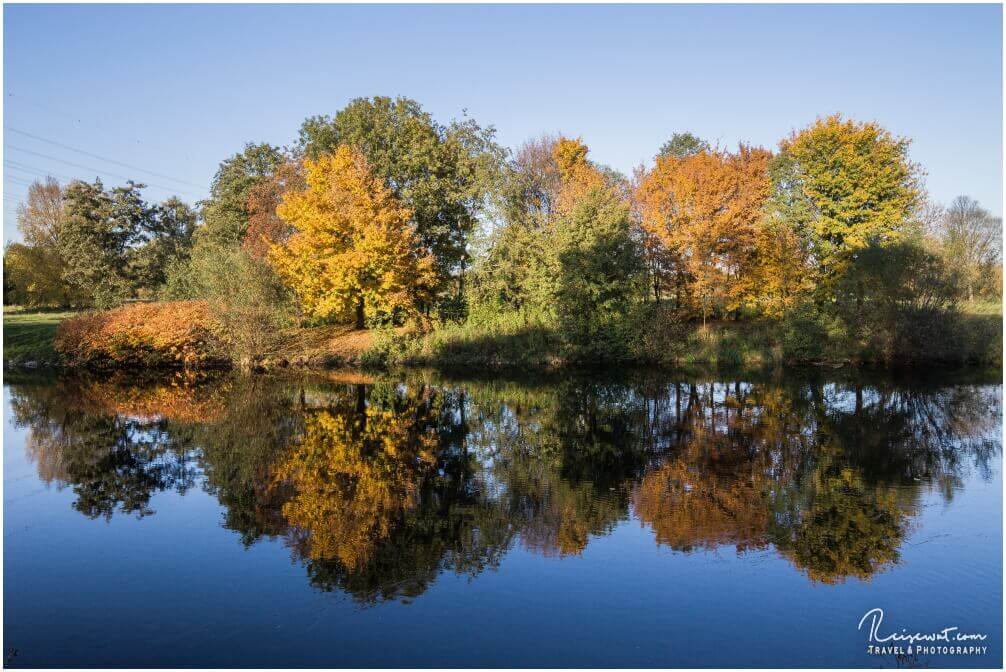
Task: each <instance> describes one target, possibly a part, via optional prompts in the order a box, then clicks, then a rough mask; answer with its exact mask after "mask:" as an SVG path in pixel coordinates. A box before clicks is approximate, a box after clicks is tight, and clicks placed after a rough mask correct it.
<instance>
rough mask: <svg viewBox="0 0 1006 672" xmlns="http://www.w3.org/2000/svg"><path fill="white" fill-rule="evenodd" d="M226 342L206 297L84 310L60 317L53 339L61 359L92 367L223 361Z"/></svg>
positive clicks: (193, 365)
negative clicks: (112, 308) (83, 311)
mask: <svg viewBox="0 0 1006 672" xmlns="http://www.w3.org/2000/svg"><path fill="white" fill-rule="evenodd" d="M227 345H228V344H227V340H226V338H225V336H224V335H223V331H222V329H221V327H220V325H219V324H218V323H217V321H216V320H215V319H214V318H213V316H212V313H211V311H210V307H209V305H208V304H207V303H206V302H205V301H171V302H166V303H143V304H132V305H127V306H122V307H120V308H116V309H114V310H108V311H99V312H92V313H85V314H82V315H78V316H75V317H71V318H68V319H66V320H64V321H63V322H62V323H60V325H59V327H58V328H57V330H56V336H55V340H54V347H55V349H56V352H57V353H59V355H60V356H61V357H62V358H63V362H64V363H65V364H67V365H69V366H81V367H91V368H129V367H148V368H212V367H216V366H225V365H227V364H228V363H229V358H228V356H227Z"/></svg>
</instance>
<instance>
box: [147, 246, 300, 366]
mask: <svg viewBox="0 0 1006 672" xmlns="http://www.w3.org/2000/svg"><path fill="white" fill-rule="evenodd" d="M163 296H164V297H165V298H169V299H195V300H202V301H204V302H205V303H206V305H207V306H208V307H209V311H210V312H211V314H212V316H213V318H214V320H215V321H216V322H217V323H218V324H219V325H220V326H221V327H222V328H223V330H224V332H225V333H226V334H227V343H228V344H229V346H230V352H231V356H232V357H233V359H234V360H235V361H237V362H239V363H241V364H242V365H249V364H250V363H251V362H252V360H254V359H256V358H259V357H266V356H270V355H274V354H276V353H277V352H278V351H279V350H280V349H281V348H282V345H283V339H284V333H285V330H286V329H287V327H289V326H291V325H292V323H293V318H294V313H295V309H294V306H293V300H292V296H291V294H290V292H289V291H288V290H287V289H286V288H285V287H284V286H283V284H282V283H281V282H280V281H279V278H278V277H277V276H276V274H275V273H274V272H273V271H272V269H271V268H270V267H269V266H268V265H267V264H266V263H265V262H263V261H261V260H258V259H255V258H254V257H252V256H251V255H250V254H248V253H247V252H246V251H244V250H242V249H240V248H235V247H226V246H223V245H213V244H201V245H197V246H196V247H195V249H194V250H193V252H192V257H191V259H189V260H188V261H187V262H186V263H184V264H181V265H177V266H175V267H174V268H172V269H171V270H170V271H169V274H168V283H167V285H166V287H165V290H164V293H163Z"/></svg>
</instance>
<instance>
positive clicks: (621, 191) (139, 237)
mask: <svg viewBox="0 0 1006 672" xmlns="http://www.w3.org/2000/svg"><path fill="white" fill-rule="evenodd" d="M142 188H143V185H142V184H138V183H133V182H128V183H127V184H126V185H125V186H123V187H116V188H112V189H106V188H105V187H104V185H103V184H102V183H101V182H100V181H97V180H96V181H95V182H94V183H87V182H83V181H74V182H71V183H69V184H67V185H59V184H58V183H56V182H55V180H52V179H49V180H46V181H45V182H44V183H42V182H40V183H36V184H35V185H33V186H32V187H31V189H30V190H29V193H28V199H27V203H25V204H24V205H22V206H21V208H20V209H19V212H18V225H19V227H20V229H21V232H22V236H23V238H24V243H23V244H15V245H10V246H8V248H7V250H6V254H5V257H4V266H5V268H4V283H5V287H4V289H5V300H6V301H8V302H13V303H21V304H27V305H35V306H38V305H72V306H94V307H98V308H105V307H111V306H114V305H117V304H119V303H122V302H123V301H127V300H131V299H145V298H160V299H169V298H197V299H206V300H209V301H210V303H211V305H213V306H214V309H215V310H216V311H217V313H218V314H219V317H220V320H221V322H222V323H223V324H224V325H225V326H227V328H228V329H229V330H230V331H231V332H232V333H233V334H234V340H235V342H236V343H239V344H241V347H242V348H244V349H245V350H246V351H248V352H256V351H262V350H263V349H268V347H269V343H268V342H267V341H268V339H269V338H270V335H272V334H276V333H280V332H282V330H283V328H285V327H287V326H292V325H298V324H299V325H302V326H310V325H314V324H320V323H326V322H329V323H331V322H334V323H344V324H348V325H355V326H356V327H364V326H381V325H401V324H405V323H412V324H417V325H420V326H421V327H422V328H424V329H429V328H432V327H436V326H437V325H442V324H447V323H452V322H466V321H467V322H469V323H485V322H491V321H493V320H499V319H501V316H508V317H511V318H515V319H519V320H520V321H521V322H523V323H525V324H528V325H536V326H541V327H546V328H548V329H551V330H553V331H555V332H556V333H558V334H559V335H560V337H561V340H562V342H563V343H564V344H565V345H566V346H567V347H568V348H569V352H570V353H573V354H574V355H575V356H578V357H582V358H585V359H592V358H600V359H617V358H619V357H622V356H625V353H626V351H627V344H628V343H631V342H632V341H633V339H634V338H638V330H639V329H640V325H652V324H653V323H654V320H656V321H657V324H668V323H669V322H671V321H676V322H689V321H701V322H702V323H705V322H706V321H707V320H711V319H712V320H748V319H769V320H790V321H791V322H792V321H793V320H797V321H799V320H804V321H805V322H807V323H808V324H810V325H811V326H814V327H815V328H816V329H817V330H818V331H820V332H821V333H826V332H828V331H829V330H833V327H834V325H835V324H838V323H840V324H841V328H842V330H843V332H844V333H845V334H846V336H847V337H848V338H862V337H863V335H862V333H861V332H867V331H873V330H882V329H883V328H884V325H887V327H888V328H889V329H891V330H895V331H897V330H899V329H901V330H904V329H905V328H906V327H905V325H906V324H908V323H914V322H917V321H919V320H926V319H928V320H929V321H930V322H933V321H937V322H938V321H939V320H941V319H943V316H945V314H946V313H947V311H951V310H953V309H954V307H955V306H956V305H957V303H958V301H959V300H961V299H968V300H973V299H976V298H982V297H985V298H989V297H1000V296H1001V220H1000V219H999V218H995V217H993V216H992V215H991V214H990V213H989V212H988V211H986V210H985V209H983V208H982V207H981V206H980V205H979V204H978V203H977V202H975V201H974V200H972V199H970V198H967V197H964V196H962V197H959V198H957V199H956V200H955V201H954V202H953V203H952V204H950V206H949V207H946V208H942V207H939V206H936V205H934V204H933V203H931V202H930V200H929V199H928V198H927V195H926V193H925V190H924V187H923V172H922V169H921V167H920V166H918V165H917V164H915V163H913V162H912V161H911V160H910V158H909V140H908V139H905V138H900V137H896V136H894V135H892V134H891V133H890V132H888V131H887V130H885V129H884V128H882V127H881V126H880V125H878V124H877V123H874V122H860V121H856V120H853V119H848V118H845V117H843V116H841V115H831V116H827V117H822V118H819V119H817V120H816V121H815V122H814V123H812V124H810V125H809V126H807V127H805V128H803V129H800V130H797V131H794V132H793V133H792V134H791V135H790V136H789V137H786V138H784V139H782V140H781V141H780V142H779V145H778V147H777V148H776V149H775V150H770V149H766V148H762V147H755V146H751V145H747V144H743V143H742V144H740V145H739V146H738V147H736V148H733V149H731V148H726V147H720V146H718V145H712V144H710V143H709V142H707V141H705V140H703V139H700V138H698V137H695V136H694V135H692V134H690V133H675V134H673V135H672V137H671V139H670V140H669V141H668V142H667V143H665V144H664V145H663V146H662V147H661V148H660V149H659V151H658V153H657V155H656V157H655V159H654V162H653V165H651V166H642V167H640V168H638V169H637V170H636V171H635V172H634V174H633V175H631V176H626V175H623V174H621V173H619V172H618V171H616V170H614V169H612V168H610V167H608V166H605V165H602V164H599V163H597V162H595V161H593V160H592V159H591V158H590V156H589V148H588V147H587V145H586V144H584V142H583V141H582V140H581V139H579V138H572V137H565V136H542V137H540V138H536V139H532V140H530V141H528V142H526V143H524V144H523V145H521V146H520V147H518V148H516V149H513V150H509V149H506V148H504V147H502V146H501V145H500V144H499V143H498V142H497V141H496V137H495V130H494V129H493V128H492V127H491V126H483V125H480V124H479V123H477V122H476V121H475V120H473V119H470V118H467V117H465V118H463V119H461V120H454V121H452V122H450V123H447V124H442V123H439V122H437V121H436V120H435V119H433V117H432V116H431V115H430V114H428V113H427V112H425V111H424V110H423V109H422V107H421V106H420V105H419V104H418V103H417V102H415V101H413V100H409V99H405V98H396V99H391V98H383V97H375V98H371V99H366V98H360V99H356V100H354V101H352V102H351V103H350V104H349V105H347V106H346V107H345V108H344V109H342V110H341V111H339V112H338V113H337V114H336V115H334V116H331V117H330V116H316V117H311V118H308V119H306V120H305V121H304V123H303V124H302V125H301V128H300V131H299V134H298V138H297V140H296V141H295V142H294V143H292V144H291V145H290V146H288V147H284V148H280V147H275V146H272V145H269V144H248V145H247V146H246V147H245V148H244V149H243V151H241V152H239V153H238V154H235V155H234V156H232V157H230V158H228V159H226V160H224V161H223V162H222V163H221V164H220V167H219V169H218V171H217V173H216V175H215V177H214V179H213V182H212V184H211V188H210V195H209V197H208V198H207V199H206V200H205V201H202V202H200V203H198V204H197V205H196V207H190V206H188V205H186V204H185V203H183V202H181V201H180V200H179V199H177V198H172V199H169V200H168V201H165V202H164V203H160V204H156V205H149V204H147V203H146V202H145V201H144V200H143V198H142V196H141V189H142ZM805 326H806V325H805ZM646 328H649V326H647V327H646Z"/></svg>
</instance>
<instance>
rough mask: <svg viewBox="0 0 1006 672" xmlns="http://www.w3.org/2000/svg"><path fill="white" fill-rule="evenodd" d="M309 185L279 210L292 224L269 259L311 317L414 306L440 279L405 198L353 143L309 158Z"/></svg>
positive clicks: (351, 316)
mask: <svg viewBox="0 0 1006 672" xmlns="http://www.w3.org/2000/svg"><path fill="white" fill-rule="evenodd" d="M304 174H305V175H304V176H305V182H306V184H307V187H306V188H305V189H304V190H302V191H296V192H290V193H288V194H286V195H285V196H284V197H283V202H282V203H281V204H280V206H279V208H278V210H277V212H278V214H279V216H280V217H281V218H282V219H283V220H284V221H285V222H287V223H288V224H289V225H290V226H291V227H293V229H294V231H295V232H294V233H293V235H292V236H290V238H289V239H288V240H287V241H286V242H285V243H282V244H279V245H276V246H274V247H273V248H272V250H271V252H270V255H269V256H270V259H271V261H272V264H273V266H274V267H275V268H276V270H277V272H278V273H279V275H280V276H281V277H282V278H283V279H284V281H285V282H286V283H287V285H288V286H290V287H291V288H292V289H293V290H294V291H295V292H296V293H297V295H298V297H299V298H300V301H301V305H302V306H303V307H304V310H305V311H306V312H307V313H308V314H309V315H311V316H313V317H318V318H334V319H338V320H346V321H354V322H355V324H356V326H357V328H362V327H363V326H364V323H365V319H366V318H367V317H371V318H376V317H383V318H391V319H394V317H395V316H396V315H408V314H413V313H414V312H415V310H416V308H417V305H418V304H419V302H421V301H424V300H429V297H430V293H431V289H432V287H433V286H434V284H435V282H436V277H435V269H434V264H435V261H434V259H433V258H432V256H431V255H430V254H429V253H428V252H427V251H426V250H424V249H423V248H422V247H421V244H420V241H419V237H418V235H417V234H416V232H415V228H414V226H413V224H412V223H411V215H412V213H411V211H410V210H409V209H408V208H406V207H405V206H403V205H402V204H401V203H400V202H399V201H398V199H396V198H395V196H394V195H393V194H392V192H391V190H390V189H389V188H388V187H387V186H385V184H384V183H383V180H382V179H381V178H380V177H379V176H377V175H376V174H374V172H373V171H372V170H371V168H370V165H369V163H368V161H367V160H366V158H365V157H364V156H363V154H362V153H361V152H359V151H357V150H355V149H352V148H350V147H348V146H341V147H339V148H338V149H337V150H336V151H335V153H333V154H328V155H323V156H320V157H319V158H318V159H317V160H312V159H307V160H306V161H305V162H304Z"/></svg>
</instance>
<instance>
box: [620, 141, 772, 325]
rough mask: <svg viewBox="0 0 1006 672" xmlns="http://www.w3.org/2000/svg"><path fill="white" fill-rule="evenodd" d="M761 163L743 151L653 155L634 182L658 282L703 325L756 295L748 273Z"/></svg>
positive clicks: (765, 179) (765, 180)
mask: <svg viewBox="0 0 1006 672" xmlns="http://www.w3.org/2000/svg"><path fill="white" fill-rule="evenodd" d="M769 158H770V154H769V152H768V151H766V150H764V149H760V148H752V147H747V146H744V145H741V146H740V148H739V149H738V151H737V152H736V153H730V152H724V151H718V150H715V151H714V150H710V151H706V150H702V151H700V152H698V153H696V154H693V155H690V156H685V157H680V158H679V157H675V156H670V155H668V156H661V157H658V158H657V164H656V166H654V168H653V169H652V170H651V171H650V172H649V173H647V174H646V175H645V176H644V177H643V179H642V180H641V181H640V184H639V187H638V189H637V193H636V200H637V204H638V208H639V211H640V213H641V215H642V226H643V229H644V231H645V232H646V233H647V234H648V235H649V236H650V237H651V238H652V239H654V240H655V243H656V244H655V246H654V247H655V248H656V249H654V250H653V251H652V253H653V254H655V255H657V256H658V257H659V258H658V263H657V264H656V266H657V267H658V268H659V269H660V271H661V274H662V275H663V276H664V277H663V282H662V283H661V284H662V286H664V287H666V286H668V285H671V286H673V287H674V289H675V297H676V299H677V302H678V304H679V306H684V307H687V308H690V309H692V310H695V311H696V312H699V313H701V314H702V316H703V319H705V317H706V316H707V315H709V314H712V313H715V312H721V313H722V312H729V311H734V310H737V309H739V308H741V307H742V306H744V305H746V304H747V303H749V301H750V298H751V297H752V295H754V294H756V293H757V290H758V288H757V286H756V283H755V281H754V277H755V276H754V275H753V274H752V273H751V269H752V265H753V264H754V261H755V258H756V249H757V242H758V232H759V226H760V222H761V218H762V213H763V209H764V204H765V201H766V199H767V198H768V196H769V193H770V189H771V181H770V179H769V174H768V164H769Z"/></svg>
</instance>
